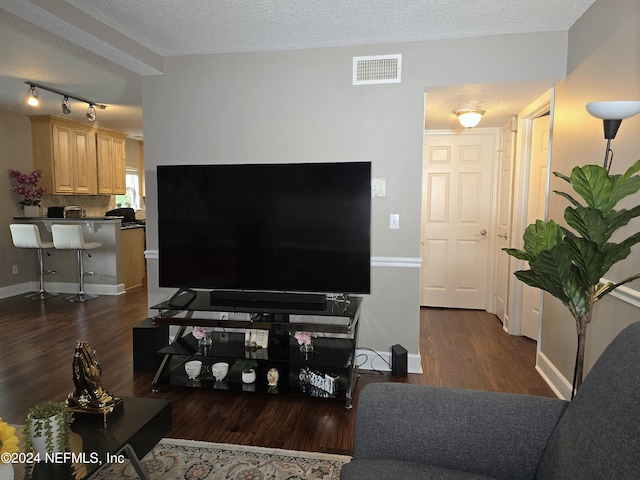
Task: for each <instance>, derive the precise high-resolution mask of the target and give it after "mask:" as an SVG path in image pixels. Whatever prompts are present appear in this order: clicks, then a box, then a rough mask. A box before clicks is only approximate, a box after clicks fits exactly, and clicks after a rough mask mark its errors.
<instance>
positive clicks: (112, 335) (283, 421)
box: [0, 287, 553, 455]
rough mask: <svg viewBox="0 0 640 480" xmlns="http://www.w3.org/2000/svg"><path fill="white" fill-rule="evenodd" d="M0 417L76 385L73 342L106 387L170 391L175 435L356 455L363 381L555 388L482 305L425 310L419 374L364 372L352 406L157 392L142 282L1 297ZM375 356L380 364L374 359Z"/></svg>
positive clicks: (527, 346) (144, 393)
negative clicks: (137, 338)
mask: <svg viewBox="0 0 640 480" xmlns="http://www.w3.org/2000/svg"><path fill="white" fill-rule="evenodd" d="M0 312H1V313H0V332H1V337H2V340H1V342H0V416H2V418H3V419H5V420H7V421H9V422H11V423H22V420H23V418H24V415H25V413H26V411H27V409H28V408H29V407H31V406H33V405H35V404H37V403H39V402H41V401H44V400H64V399H65V398H66V395H67V394H68V393H69V392H70V391H72V390H73V381H72V359H73V352H74V346H75V342H76V341H77V340H84V341H86V342H88V343H89V344H90V345H91V347H92V348H94V349H95V350H96V352H97V355H98V359H99V360H100V363H101V364H102V369H103V386H104V387H105V388H106V389H107V390H109V391H110V392H111V393H112V394H114V395H118V396H141V397H156V398H168V399H172V400H173V428H172V430H171V432H170V434H169V436H170V437H174V438H185V439H196V440H204V441H211V442H222V443H236V444H245V445H259V446H266V447H277V448H285V449H292V450H310V451H319V452H327V453H338V454H346V455H351V454H352V448H353V431H354V420H355V414H356V410H357V392H359V390H360V389H361V388H362V387H363V386H364V385H365V384H367V383H370V382H379V381H402V382H408V383H416V384H428V385H438V386H448V387H456V388H470V389H483V390H493V391H503V392H513V393H525V394H533V395H545V396H553V393H552V392H551V390H550V389H549V387H548V386H547V385H546V384H545V382H544V381H543V380H542V379H541V378H540V377H539V375H538V374H537V373H536V372H535V370H534V366H535V350H536V345H535V343H534V342H533V341H531V340H528V339H526V338H523V337H512V336H509V335H507V334H506V333H505V332H504V331H503V330H502V324H501V323H500V321H499V320H498V319H497V318H496V317H495V316H494V315H490V314H488V313H486V312H479V311H473V310H471V311H469V310H446V309H422V311H421V336H420V344H421V356H422V368H423V370H424V374H421V375H418V374H410V375H409V377H408V378H405V379H396V378H393V377H392V376H391V375H390V373H388V372H387V373H379V372H372V371H362V372H361V376H360V378H359V380H358V385H357V389H356V397H355V402H354V404H355V408H353V409H351V410H347V409H346V408H344V403H343V402H339V401H333V400H323V399H314V398H294V397H286V396H280V395H268V394H264V395H263V394H251V393H243V394H239V393H232V392H225V391H219V390H216V391H198V390H193V389H170V390H164V391H161V392H157V393H154V392H153V391H152V390H151V380H152V378H153V373H147V372H136V373H134V372H133V366H132V365H133V360H132V327H133V326H134V325H136V324H138V323H139V322H140V321H142V320H143V319H144V318H145V317H146V316H147V295H146V288H145V287H138V288H136V289H132V290H130V291H128V292H127V293H126V294H124V295H121V296H118V297H113V296H103V297H99V298H98V299H97V300H93V301H91V302H87V303H84V304H78V303H70V302H66V301H65V300H64V297H63V296H60V297H57V298H53V299H49V300H45V301H34V300H27V299H24V298H23V297H22V296H18V297H12V298H6V299H2V300H0ZM376 364H377V363H376Z"/></svg>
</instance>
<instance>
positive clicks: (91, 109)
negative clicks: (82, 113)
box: [87, 104, 96, 122]
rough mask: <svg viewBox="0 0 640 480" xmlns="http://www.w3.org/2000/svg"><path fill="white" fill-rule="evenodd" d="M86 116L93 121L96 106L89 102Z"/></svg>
mask: <svg viewBox="0 0 640 480" xmlns="http://www.w3.org/2000/svg"><path fill="white" fill-rule="evenodd" d="M87 118H88V119H89V121H90V122H93V121H95V119H96V108H95V107H94V106H93V104H89V108H88V109H87Z"/></svg>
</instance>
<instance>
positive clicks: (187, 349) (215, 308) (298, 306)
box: [151, 290, 362, 408]
mask: <svg viewBox="0 0 640 480" xmlns="http://www.w3.org/2000/svg"><path fill="white" fill-rule="evenodd" d="M229 293H230V292H222V293H220V294H218V293H215V294H214V293H212V292H209V291H195V290H187V291H180V292H178V293H177V294H176V295H174V296H173V297H172V298H171V299H170V300H167V301H165V302H162V303H160V304H158V305H155V306H153V307H151V308H152V309H155V310H158V315H157V316H156V317H154V318H153V322H154V323H155V324H156V325H174V326H177V327H178V328H177V332H176V335H175V336H174V341H173V343H171V345H169V346H168V347H165V348H163V349H161V350H160V351H159V352H158V353H159V354H161V355H162V361H161V364H160V366H159V368H158V370H157V372H156V375H155V377H154V379H153V384H152V388H153V389H154V390H159V389H160V388H163V387H166V386H175V387H192V388H193V387H195V388H205V389H211V390H235V391H255V392H264V393H271V394H273V393H279V394H293V395H304V396H315V397H323V398H334V399H341V400H344V401H345V404H346V406H347V407H348V408H350V407H351V406H352V405H351V402H352V394H353V389H354V387H355V384H356V381H357V376H358V366H357V365H356V358H355V356H356V347H357V340H358V324H359V320H360V310H361V309H360V306H361V303H362V298H361V297H357V296H354V297H345V298H339V299H332V298H327V297H325V296H324V295H322V296H321V300H319V299H318V298H317V296H308V297H305V298H303V299H301V298H300V297H298V296H296V297H292V298H286V299H284V298H283V297H282V296H280V295H278V294H276V295H277V296H273V297H271V296H269V297H267V298H265V297H264V294H259V295H261V296H260V297H259V298H247V297H246V296H242V298H240V297H238V298H237V299H235V300H234V299H233V298H230V296H229V295H228V294H229ZM296 295H297V294H296ZM231 297H233V295H232V296H231ZM283 300H288V301H283ZM190 326H191V327H192V326H198V327H213V330H214V331H213V332H211V334H210V336H211V339H212V343H211V345H208V346H204V347H203V346H202V345H198V340H197V339H196V338H194V336H193V334H192V333H186V332H187V327H190ZM247 330H252V331H257V332H264V333H266V334H267V335H265V336H268V345H266V347H265V348H258V349H255V348H247V345H246V344H245V332H246V331H247ZM296 332H309V333H311V334H312V337H313V338H312V346H313V349H312V350H311V351H307V352H305V351H302V350H301V348H300V345H298V341H297V340H296V338H295V333H296ZM241 359H252V360H254V361H255V363H256V364H257V367H256V369H255V370H256V381H255V382H254V383H252V384H245V383H242V381H241V373H240V372H236V371H233V369H230V370H229V373H228V375H227V376H226V377H225V378H224V380H223V381H216V380H215V378H214V377H213V376H212V375H211V367H212V365H213V364H215V363H219V362H224V363H228V364H229V366H230V367H231V366H233V364H234V363H235V362H236V361H237V360H241ZM190 360H200V361H201V362H202V368H203V371H202V373H201V374H200V375H199V376H198V377H197V378H196V379H191V380H190V379H189V378H188V376H187V374H186V371H185V363H186V362H188V361H190ZM274 368H275V369H276V370H277V371H278V374H279V379H278V383H277V387H275V388H274V387H273V386H270V385H269V384H268V381H267V373H268V372H269V370H271V369H274ZM320 377H322V378H325V377H326V378H331V379H333V385H332V386H331V387H329V388H327V387H323V386H321V385H319V380H318V379H319V378H320Z"/></svg>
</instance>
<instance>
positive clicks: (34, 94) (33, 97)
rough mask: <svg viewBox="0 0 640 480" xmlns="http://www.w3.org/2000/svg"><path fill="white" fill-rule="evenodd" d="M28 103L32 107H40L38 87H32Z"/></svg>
mask: <svg viewBox="0 0 640 480" xmlns="http://www.w3.org/2000/svg"><path fill="white" fill-rule="evenodd" d="M27 103H28V104H29V105H31V106H32V107H37V106H38V105H40V100H38V91H37V90H36V87H34V86H33V85H31V89H30V90H29V96H28V97H27Z"/></svg>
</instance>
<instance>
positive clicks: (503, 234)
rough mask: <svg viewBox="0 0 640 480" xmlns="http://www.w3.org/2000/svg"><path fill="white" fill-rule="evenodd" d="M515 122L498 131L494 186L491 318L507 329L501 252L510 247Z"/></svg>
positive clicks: (506, 265)
mask: <svg viewBox="0 0 640 480" xmlns="http://www.w3.org/2000/svg"><path fill="white" fill-rule="evenodd" d="M516 129H517V127H516V121H515V119H513V120H512V121H510V122H509V123H507V125H505V126H504V127H503V128H502V148H501V155H500V163H499V168H500V174H499V177H498V178H499V182H500V183H499V186H498V195H499V197H498V222H497V232H496V233H497V243H496V250H497V251H496V252H495V254H496V303H495V314H496V316H497V317H498V318H499V319H500V321H501V322H502V323H503V324H505V325H507V324H508V322H509V318H508V309H507V307H508V302H509V283H510V280H511V267H510V265H511V262H510V261H509V259H510V258H511V257H509V255H507V254H506V253H505V252H503V251H502V249H503V248H507V247H509V246H510V243H509V237H510V235H511V205H512V203H513V160H514V158H515V143H516Z"/></svg>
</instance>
